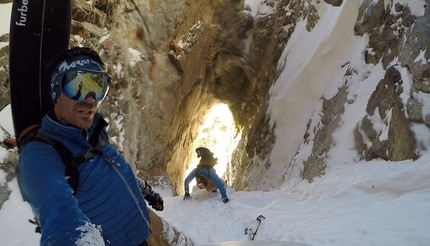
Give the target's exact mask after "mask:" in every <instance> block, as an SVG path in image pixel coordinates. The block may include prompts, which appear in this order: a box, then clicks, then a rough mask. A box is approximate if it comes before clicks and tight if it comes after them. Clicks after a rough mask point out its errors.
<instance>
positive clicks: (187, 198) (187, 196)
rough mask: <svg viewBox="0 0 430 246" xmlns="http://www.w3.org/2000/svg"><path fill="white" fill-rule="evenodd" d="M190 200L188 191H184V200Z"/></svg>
mask: <svg viewBox="0 0 430 246" xmlns="http://www.w3.org/2000/svg"><path fill="white" fill-rule="evenodd" d="M185 199H186V200H190V199H191V196H190V193H188V192H185V196H184V200H185Z"/></svg>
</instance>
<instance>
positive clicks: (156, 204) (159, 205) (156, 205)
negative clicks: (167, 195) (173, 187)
mask: <svg viewBox="0 0 430 246" xmlns="http://www.w3.org/2000/svg"><path fill="white" fill-rule="evenodd" d="M144 198H145V200H147V201H148V204H149V205H150V206H151V207H152V208H153V209H155V210H157V211H163V209H164V201H163V198H161V196H160V194H158V193H157V192H154V191H152V192H151V193H149V194H148V195H146V196H145V197H144Z"/></svg>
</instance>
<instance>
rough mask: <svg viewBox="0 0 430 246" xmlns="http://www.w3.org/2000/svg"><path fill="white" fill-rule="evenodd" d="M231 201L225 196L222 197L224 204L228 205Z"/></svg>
mask: <svg viewBox="0 0 430 246" xmlns="http://www.w3.org/2000/svg"><path fill="white" fill-rule="evenodd" d="M229 201H230V200H229V199H228V197H227V196H223V197H222V202H223V203H228V202H229Z"/></svg>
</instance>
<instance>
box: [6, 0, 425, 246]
mask: <svg viewBox="0 0 430 246" xmlns="http://www.w3.org/2000/svg"><path fill="white" fill-rule="evenodd" d="M246 2H248V4H249V6H251V7H254V9H253V11H252V13H254V14H255V15H257V13H259V14H261V12H262V10H264V12H268V11H269V10H267V8H266V7H264V6H262V5H260V4H259V1H258V0H252V1H251V0H247V1H246ZM386 2H387V1H386ZM394 2H399V1H394ZM400 2H402V3H403V2H408V3H409V4H411V6H414V9H413V10H414V12H415V13H423V12H422V11H421V10H420V8H419V7H420V6H422V5H423V3H424V1H421V0H414V1H412V0H410V1H405V0H403V1H400ZM359 4H360V1H359V0H346V1H344V3H343V5H342V6H341V7H332V6H331V5H328V4H326V3H325V2H323V1H321V2H320V3H319V6H320V9H319V10H318V11H319V14H320V16H322V18H321V19H320V21H319V22H318V23H317V25H316V26H315V28H314V29H313V31H311V32H307V31H306V29H305V23H304V22H301V23H298V25H297V27H296V31H295V32H294V34H293V35H292V37H291V40H290V41H289V43H288V46H287V47H286V48H285V50H284V53H283V55H282V57H281V60H280V62H279V64H282V65H285V68H284V70H283V72H282V74H281V76H280V77H279V79H278V81H277V82H276V83H275V85H274V86H273V87H272V89H271V95H272V99H271V103H270V114H271V117H272V120H273V121H276V125H277V128H276V130H275V133H276V139H277V142H276V145H275V147H274V149H273V153H272V157H271V158H272V159H271V161H272V164H274V166H276V165H275V164H276V163H289V162H290V161H291V158H292V155H293V154H294V153H292V151H285V149H292V148H291V147H288V146H289V145H294V146H296V149H297V146H299V145H300V143H301V141H302V139H303V134H297V132H299V133H300V132H303V128H304V127H305V126H306V123H307V121H308V119H309V118H311V117H312V118H318V109H319V108H320V107H321V105H320V104H321V102H320V100H319V98H320V97H321V96H324V97H326V98H330V97H332V96H334V95H335V94H336V92H337V88H338V86H339V85H340V84H341V83H342V82H343V80H342V77H343V75H344V72H345V71H344V68H343V67H342V65H344V64H346V63H349V64H350V66H351V67H353V68H354V69H355V70H356V71H357V75H356V76H357V78H351V81H352V82H351V84H352V85H351V87H350V88H349V89H350V91H351V93H350V95H353V94H355V96H356V98H355V102H354V103H352V104H349V105H347V107H348V108H347V109H346V110H345V114H344V115H343V118H342V123H343V124H342V126H341V127H340V128H339V129H338V130H337V131H336V132H335V133H334V134H333V138H334V140H335V142H336V144H335V146H333V147H332V149H331V151H330V154H329V157H328V158H329V160H328V162H327V169H326V174H325V175H324V176H322V177H319V178H315V179H314V181H313V182H312V183H309V182H308V181H306V180H301V179H300V176H299V173H300V168H301V165H302V164H301V162H302V161H303V160H302V159H301V157H303V159H304V158H306V156H308V155H309V151H310V150H311V147H309V146H306V145H301V146H300V148H299V151H300V152H299V154H298V155H297V157H296V158H295V159H294V161H293V162H294V163H293V164H294V170H293V171H292V172H291V173H290V174H289V175H287V177H286V179H285V181H284V182H283V183H282V184H281V185H280V187H279V188H275V189H270V190H264V191H235V190H234V189H232V188H231V187H227V193H228V196H229V198H230V200H231V201H230V202H229V203H227V204H224V203H222V201H221V198H220V194H219V192H218V193H208V192H206V191H203V190H196V189H194V191H193V193H192V196H193V199H192V200H186V201H184V200H183V199H182V196H175V197H173V196H172V195H171V194H172V192H171V191H170V190H157V191H158V192H160V194H161V195H162V196H163V198H164V201H165V210H164V211H162V212H156V213H157V214H158V215H159V216H161V217H162V218H163V219H164V220H166V221H167V222H169V223H170V224H171V225H173V226H174V227H176V228H177V229H178V230H180V231H182V232H184V233H185V235H187V236H188V237H190V238H191V239H192V240H193V241H194V243H195V244H196V245H204V244H210V243H215V242H230V241H243V242H245V241H247V240H248V235H246V234H245V229H253V230H255V229H256V226H257V220H256V218H257V217H258V216H259V215H263V216H264V217H265V220H263V221H262V222H261V225H260V227H259V229H258V234H257V235H256V237H255V240H256V241H263V240H269V241H288V242H298V243H305V244H309V245H314V246H316V245H327V246H328V245H390V246H396V245H399V246H402V245H429V244H430V233H429V232H430V231H429V228H430V164H429V163H430V153H427V152H423V153H421V154H422V155H423V156H422V157H421V158H419V159H418V160H415V161H412V160H406V161H402V162H389V161H383V160H374V161H369V162H366V161H360V160H358V158H356V155H357V153H356V152H355V151H354V150H353V147H354V143H353V136H352V129H354V127H355V125H356V123H357V121H358V118H357V117H360V112H364V110H365V107H366V102H367V100H368V98H369V97H370V94H371V93H372V92H373V90H374V88H375V87H376V83H377V82H378V81H379V80H380V79H381V78H382V77H383V75H384V71H383V69H382V66H380V65H376V66H370V65H367V64H364V62H363V57H362V53H363V50H364V49H365V45H366V42H367V40H366V38H367V37H366V36H365V35H364V36H363V37H356V36H354V35H353V32H352V30H353V25H354V23H355V20H356V18H357V10H358V6H359ZM258 6H260V7H259V8H260V9H255V8H257V7H258ZM10 8H11V4H1V5H0V13H3V12H5V13H6V14H2V15H1V16H0V19H1V20H0V23H1V24H0V35H2V34H4V33H5V32H8V27H9V16H8V15H7V13H8V11H6V10H5V9H10ZM0 45H1V43H0ZM417 59H418V58H417ZM419 61H420V62H424V63H426V64H428V61H425V59H419ZM280 67H281V66H280ZM364 73H367V74H370V76H369V77H368V78H367V79H366V80H365V81H362V82H361V85H360V86H358V85H354V79H355V80H357V81H358V79H359V78H358V77H360V76H361V75H362V74H364ZM407 76H408V74H407V71H404V72H402V77H403V78H405V79H406V77H407ZM303 81H306V82H307V83H303ZM406 84H407V83H406ZM406 89H407V88H406ZM288 104H289V105H299V104H300V106H289V107H286V106H285V105H288ZM0 125H1V126H2V127H3V128H4V129H5V130H6V131H8V132H9V133H12V132H13V127H12V122H11V118H10V107H6V108H5V109H4V110H3V111H2V112H1V113H0ZM383 130H384V129H382V128H381V131H383ZM427 131H428V130H426V131H424V128H420V127H416V128H415V132H416V133H417V135H421V136H426V137H427V139H424V140H425V141H427V142H429V137H430V136H428V133H427ZM387 134H388V133H387ZM4 137H5V136H4V133H3V132H2V131H0V140H2V139H3V138H4ZM214 137H216V136H214ZM209 147H210V146H209ZM7 153H8V152H7V151H6V150H5V149H2V148H0V160H3V159H4V158H6V157H7ZM216 154H217V155H218V156H220V155H222V153H216ZM279 166H281V165H279ZM284 166H285V165H284ZM277 171H278V172H279V173H280V174H281V175H277V176H276V175H274V176H273V177H272V176H270V177H267V179H268V180H267V181H265V182H269V181H270V180H272V182H278V184H279V182H281V181H280V180H281V179H282V178H283V177H280V176H282V174H284V173H285V170H277ZM5 183H6V175H5V173H4V171H3V170H1V169H0V185H4V184H5ZM7 185H8V186H9V188H10V190H11V194H10V199H9V200H7V201H6V202H5V203H4V205H3V207H2V209H1V210H0V239H1V243H0V244H1V245H6V246H27V245H28V246H33V245H37V244H38V242H39V239H40V235H39V234H37V233H34V226H33V225H32V224H30V223H28V222H27V221H28V219H31V218H33V215H32V212H31V208H30V206H29V205H28V204H27V203H24V202H23V201H22V198H21V195H20V192H19V189H18V185H17V181H16V179H14V180H12V181H11V182H9V183H8V184H7Z"/></svg>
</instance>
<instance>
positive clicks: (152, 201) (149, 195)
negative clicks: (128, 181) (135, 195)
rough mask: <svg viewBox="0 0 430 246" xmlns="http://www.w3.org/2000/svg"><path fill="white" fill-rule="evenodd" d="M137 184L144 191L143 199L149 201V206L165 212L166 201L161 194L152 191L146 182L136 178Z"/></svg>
mask: <svg viewBox="0 0 430 246" xmlns="http://www.w3.org/2000/svg"><path fill="white" fill-rule="evenodd" d="M136 181H137V184H138V185H139V188H140V190H141V191H142V195H143V198H145V200H147V201H148V203H149V205H150V206H152V208H153V209H155V210H157V211H163V209H164V201H163V198H161V196H160V194H158V193H157V192H155V191H153V190H152V187H151V186H150V185H149V184H148V183H147V182H146V181H143V180H141V179H139V178H136Z"/></svg>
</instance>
